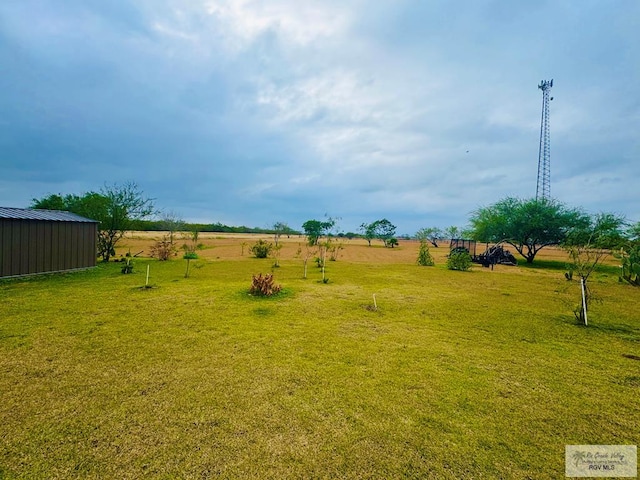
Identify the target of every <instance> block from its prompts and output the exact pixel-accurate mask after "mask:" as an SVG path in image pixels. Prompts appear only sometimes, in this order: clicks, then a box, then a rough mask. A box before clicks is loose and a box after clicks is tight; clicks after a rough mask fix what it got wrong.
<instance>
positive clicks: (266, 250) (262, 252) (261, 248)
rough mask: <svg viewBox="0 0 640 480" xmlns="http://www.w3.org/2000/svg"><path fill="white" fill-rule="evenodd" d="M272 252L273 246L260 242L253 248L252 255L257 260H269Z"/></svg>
mask: <svg viewBox="0 0 640 480" xmlns="http://www.w3.org/2000/svg"><path fill="white" fill-rule="evenodd" d="M271 250H273V244H272V243H269V242H265V241H264V240H258V241H257V242H256V243H255V244H254V245H253V246H252V247H251V253H253V255H254V256H255V257H256V258H267V257H268V256H269V254H270V253H271Z"/></svg>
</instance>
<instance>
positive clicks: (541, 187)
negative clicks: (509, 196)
mask: <svg viewBox="0 0 640 480" xmlns="http://www.w3.org/2000/svg"><path fill="white" fill-rule="evenodd" d="M551 87H553V79H551V80H542V81H541V82H540V85H538V88H539V89H540V90H542V120H541V122H540V150H539V151H538V185H537V187H536V200H538V199H549V198H551V143H550V141H549V100H550V99H551V100H553V97H551V98H549V92H550V91H551Z"/></svg>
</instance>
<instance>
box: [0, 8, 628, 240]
mask: <svg viewBox="0 0 640 480" xmlns="http://www.w3.org/2000/svg"><path fill="white" fill-rule="evenodd" d="M639 18H640V7H639V6H638V4H637V2H632V1H626V2H625V1H623V2H616V3H615V4H607V5H604V4H602V3H601V2H581V3H580V4H579V5H578V4H576V3H574V2H537V3H535V4H531V5H529V4H520V3H517V2H515V3H514V2H511V3H508V2H507V3H505V2H493V1H487V2H463V4H451V2H445V1H430V2H417V3H416V2H408V1H400V2H395V1H394V2H386V1H383V2H376V3H375V5H371V3H370V2H368V3H365V2H361V1H353V2H347V3H346V4H345V3H344V2H308V3H304V4H299V2H296V3H293V2H291V1H288V0H272V1H269V2H257V1H250V0H237V1H202V2H197V1H196V2H188V3H185V2H178V1H171V0H166V1H163V2H151V1H148V2H136V3H133V2H129V1H124V0H120V1H114V2H97V1H96V2H80V1H70V2H64V5H60V4H59V3H57V2H46V1H45V2H41V1H39V2H35V1H31V0H26V1H23V2H6V3H4V4H2V5H0V27H1V28H0V62H1V64H2V65H4V66H5V72H3V75H1V76H0V109H1V110H2V111H3V116H2V117H3V118H1V119H0V127H1V128H0V156H1V159H0V160H1V163H0V172H1V173H2V175H0V204H2V205H6V206H25V205H26V204H28V202H29V201H30V199H31V198H32V197H38V196H42V195H45V194H47V193H54V192H62V193H72V192H73V193H80V192H82V191H87V190H96V189H99V188H100V186H101V185H102V184H103V183H104V182H108V183H112V182H122V181H125V180H130V179H131V180H136V181H137V182H138V183H139V184H140V185H141V187H142V188H143V189H144V190H145V192H146V193H148V194H149V195H150V196H152V197H154V198H156V199H157V200H156V202H157V204H158V206H159V207H161V208H165V209H167V210H173V211H176V212H179V213H181V214H182V215H183V216H185V217H186V218H187V219H192V220H194V221H212V222H214V221H222V222H227V223H234V224H245V225H260V226H262V225H268V224H270V223H273V222H275V221H278V220H284V221H287V222H289V223H290V224H291V225H292V226H294V227H299V226H300V225H301V224H302V222H304V221H305V220H307V219H309V218H320V217H322V216H323V215H324V214H325V213H328V214H330V215H333V216H340V217H342V221H341V226H342V228H343V229H345V230H355V229H356V228H357V226H358V225H359V224H360V223H362V222H363V221H371V220H374V219H376V218H382V217H387V218H389V219H390V220H392V221H394V222H395V223H397V224H398V225H399V230H401V231H402V232H404V233H412V232H413V231H415V230H417V229H418V228H420V227H422V226H427V225H439V226H442V227H446V226H448V225H454V224H455V225H458V226H462V225H464V223H465V222H466V219H467V217H468V214H469V212H470V211H472V210H474V209H476V208H477V207H478V206H480V205H486V204H489V203H492V202H495V201H497V200H498V199H500V198H502V197H504V196H505V195H515V196H521V197H529V196H532V195H534V194H535V185H536V178H535V175H536V172H537V155H538V136H539V128H540V125H539V122H540V101H541V95H540V92H539V91H537V89H536V85H537V83H538V82H539V81H540V79H549V78H554V79H555V84H554V89H553V91H552V95H553V96H554V97H555V99H554V101H553V102H552V106H551V108H552V111H551V128H552V130H551V141H552V150H551V151H552V194H553V195H554V196H556V197H558V199H559V200H561V201H563V202H565V203H568V204H571V205H575V206H583V207H585V208H586V209H588V210H591V211H599V210H608V211H616V212H619V213H623V214H626V215H627V216H629V217H630V218H631V219H634V220H638V219H640V198H638V196H637V195H634V194H630V193H628V192H636V191H637V188H636V187H635V184H634V179H637V178H638V177H639V174H640V171H639V168H640V167H639V166H638V162H637V159H638V154H639V153H640V146H639V141H638V139H637V131H638V123H639V120H640V113H639V112H640V94H639V93H638V90H637V85H638V80H639V76H640V75H639V72H638V68H639V67H638V65H640V61H639V60H640V59H639V58H638V49H637V45H638V44H639V40H640V38H639V37H640V34H638V32H637V28H636V27H637V22H638V19H639Z"/></svg>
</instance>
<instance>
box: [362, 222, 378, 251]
mask: <svg viewBox="0 0 640 480" xmlns="http://www.w3.org/2000/svg"><path fill="white" fill-rule="evenodd" d="M359 230H360V231H361V232H362V236H363V237H364V239H365V240H366V241H367V242H368V243H369V246H371V240H373V239H374V238H376V222H373V223H362V224H361V225H360V228H359Z"/></svg>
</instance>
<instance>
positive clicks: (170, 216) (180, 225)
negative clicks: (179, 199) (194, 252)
mask: <svg viewBox="0 0 640 480" xmlns="http://www.w3.org/2000/svg"><path fill="white" fill-rule="evenodd" d="M159 223H160V228H162V230H166V231H167V232H169V243H171V245H173V244H174V240H175V238H174V237H175V234H176V232H180V231H182V230H184V229H185V228H186V223H185V222H184V220H183V219H182V217H181V216H180V215H179V214H177V213H176V212H173V211H168V212H163V213H162V215H161V216H160V222H159Z"/></svg>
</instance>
